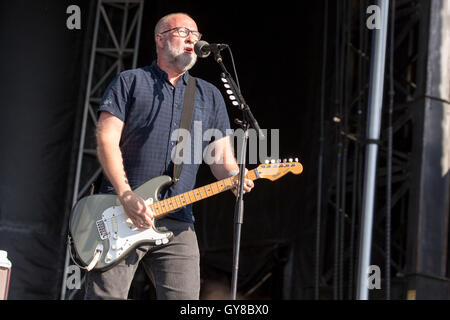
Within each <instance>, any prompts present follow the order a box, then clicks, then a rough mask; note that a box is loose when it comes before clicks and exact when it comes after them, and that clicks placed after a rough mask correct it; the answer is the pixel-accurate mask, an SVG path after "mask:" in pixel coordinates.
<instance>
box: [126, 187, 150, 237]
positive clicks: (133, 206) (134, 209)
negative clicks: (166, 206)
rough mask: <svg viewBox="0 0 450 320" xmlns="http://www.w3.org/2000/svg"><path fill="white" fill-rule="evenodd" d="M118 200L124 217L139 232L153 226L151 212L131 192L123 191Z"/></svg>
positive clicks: (140, 199)
mask: <svg viewBox="0 0 450 320" xmlns="http://www.w3.org/2000/svg"><path fill="white" fill-rule="evenodd" d="M119 200H120V202H121V203H122V206H123V208H124V210H125V213H126V215H127V216H128V217H129V218H130V219H131V221H132V222H133V224H134V225H135V226H136V227H137V228H138V229H139V230H141V231H143V230H145V229H148V228H150V227H151V226H152V225H153V222H152V218H153V212H152V211H151V210H150V208H149V207H148V206H147V205H146V204H145V201H144V199H142V198H141V197H139V196H138V195H137V194H135V193H134V192H133V191H125V192H124V193H122V194H121V195H120V196H119Z"/></svg>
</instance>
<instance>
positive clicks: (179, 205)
mask: <svg viewBox="0 0 450 320" xmlns="http://www.w3.org/2000/svg"><path fill="white" fill-rule="evenodd" d="M174 198H175V203H176V204H177V208H181V207H182V206H183V205H182V204H181V201H180V196H179V195H178V196H175V197H174Z"/></svg>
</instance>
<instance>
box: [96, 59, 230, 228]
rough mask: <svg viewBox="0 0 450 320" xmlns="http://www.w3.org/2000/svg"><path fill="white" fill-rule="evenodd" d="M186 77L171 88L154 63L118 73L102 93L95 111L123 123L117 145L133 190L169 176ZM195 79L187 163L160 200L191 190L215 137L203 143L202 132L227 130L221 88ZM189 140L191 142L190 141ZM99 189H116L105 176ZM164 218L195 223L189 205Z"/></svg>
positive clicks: (109, 190)
mask: <svg viewBox="0 0 450 320" xmlns="http://www.w3.org/2000/svg"><path fill="white" fill-rule="evenodd" d="M187 80H188V73H187V72H186V73H185V74H184V75H183V76H182V78H180V80H179V81H178V83H177V86H176V87H174V86H173V85H172V84H171V83H170V82H169V79H168V76H167V73H166V72H164V71H163V70H161V69H160V68H159V67H158V65H157V64H156V62H153V63H152V64H151V65H150V66H147V67H144V68H139V69H134V70H128V71H124V72H122V73H120V74H119V75H117V76H116V77H115V78H114V80H113V81H112V82H111V84H110V85H109V86H108V88H107V90H106V92H105V94H104V95H103V99H102V101H101V103H100V107H99V110H98V112H99V113H100V112H101V111H107V112H109V113H111V114H113V115H114V116H116V117H117V118H119V119H120V120H122V121H123V122H124V123H125V126H124V129H123V133H122V137H121V141H120V149H121V151H122V156H123V161H124V167H125V172H126V175H127V178H128V182H129V184H130V186H131V188H132V189H133V190H134V189H136V188H137V187H139V186H140V185H142V184H143V183H145V182H147V181H148V180H150V179H151V178H154V177H157V176H160V175H168V176H171V177H172V176H173V162H172V159H171V152H172V148H174V147H175V145H176V140H177V138H178V135H176V136H175V137H172V133H173V131H174V130H176V129H178V128H179V126H180V121H181V111H182V109H183V103H184V92H185V90H186V85H187ZM196 80H197V90H196V96H195V107H194V116H193V121H192V125H191V162H190V163H184V165H183V170H182V173H181V176H180V181H179V182H178V183H177V184H175V185H172V186H171V187H170V188H168V189H167V190H164V191H163V192H162V194H161V195H160V198H162V199H164V198H167V197H171V196H174V195H177V194H180V193H183V192H186V191H189V190H192V189H193V188H194V186H195V180H196V176H197V171H198V168H199V165H200V162H201V160H202V155H203V150H204V148H205V147H206V146H207V145H208V144H209V143H210V142H211V141H213V140H214V139H215V138H219V137H212V139H209V140H208V141H203V138H204V137H206V136H209V135H205V136H204V133H205V131H206V130H208V129H218V130H219V131H220V133H221V135H222V136H225V135H226V130H227V129H229V128H230V122H229V119H228V114H227V110H226V107H225V102H224V100H223V97H222V95H221V93H220V91H219V90H218V89H217V88H216V87H215V86H213V85H212V84H210V83H208V82H206V81H204V80H201V79H198V78H196ZM171 137H172V139H171ZM208 138H209V137H208ZM172 140H175V141H172ZM194 140H195V141H196V143H193V142H194ZM199 149H201V150H199ZM100 193H115V191H114V188H113V187H112V185H111V184H110V183H109V181H108V180H107V178H106V177H105V176H104V177H103V181H102V184H101V187H100ZM169 217H172V218H175V219H179V220H182V221H187V222H194V217H193V215H192V204H191V205H188V206H185V207H183V208H181V209H179V210H178V211H175V212H172V213H170V214H169Z"/></svg>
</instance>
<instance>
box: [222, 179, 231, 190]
mask: <svg viewBox="0 0 450 320" xmlns="http://www.w3.org/2000/svg"><path fill="white" fill-rule="evenodd" d="M223 183H224V184H225V185H226V186H227V187H230V188H231V187H232V186H233V182H232V181H231V178H228V179H224V180H223Z"/></svg>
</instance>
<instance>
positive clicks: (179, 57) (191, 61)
mask: <svg viewBox="0 0 450 320" xmlns="http://www.w3.org/2000/svg"><path fill="white" fill-rule="evenodd" d="M163 54H164V55H165V57H166V58H167V61H169V62H170V63H171V64H173V65H174V66H176V67H177V68H178V69H179V70H180V71H182V72H186V71H188V70H190V69H191V68H192V67H193V66H194V65H195V63H196V62H197V55H195V54H194V55H191V54H187V53H184V52H181V53H178V52H177V51H176V50H175V49H174V48H172V46H171V45H170V43H169V42H167V46H166V47H165V48H164V50H163Z"/></svg>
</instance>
